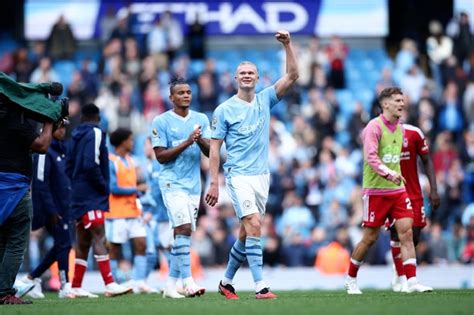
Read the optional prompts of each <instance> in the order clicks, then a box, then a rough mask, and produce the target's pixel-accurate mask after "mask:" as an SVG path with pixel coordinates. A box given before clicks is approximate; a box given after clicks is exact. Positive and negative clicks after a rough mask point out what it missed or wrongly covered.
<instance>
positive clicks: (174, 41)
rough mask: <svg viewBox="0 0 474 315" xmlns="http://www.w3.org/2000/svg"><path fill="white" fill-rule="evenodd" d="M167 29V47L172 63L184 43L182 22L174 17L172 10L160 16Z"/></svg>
mask: <svg viewBox="0 0 474 315" xmlns="http://www.w3.org/2000/svg"><path fill="white" fill-rule="evenodd" d="M160 20H161V22H162V23H163V24H162V25H163V28H164V29H165V38H166V49H167V54H168V60H169V62H170V64H171V63H172V62H173V60H174V58H175V56H176V53H177V52H178V51H179V50H180V49H181V46H182V45H183V30H182V29H181V24H179V22H178V21H177V20H176V19H175V18H174V17H173V14H172V13H171V11H165V12H164V13H163V15H162V16H161V17H160Z"/></svg>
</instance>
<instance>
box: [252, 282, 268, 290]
mask: <svg viewBox="0 0 474 315" xmlns="http://www.w3.org/2000/svg"><path fill="white" fill-rule="evenodd" d="M265 288H267V285H266V284H265V281H263V280H261V281H257V282H255V292H260V291H262V290H263V289H265Z"/></svg>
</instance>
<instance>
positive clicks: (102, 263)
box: [94, 255, 114, 285]
mask: <svg viewBox="0 0 474 315" xmlns="http://www.w3.org/2000/svg"><path fill="white" fill-rule="evenodd" d="M94 257H95V260H97V265H98V266H99V270H100V274H101V275H102V279H103V280H104V283H105V285H107V284H109V283H112V282H114V278H113V277H112V272H111V271H110V260H109V255H94Z"/></svg>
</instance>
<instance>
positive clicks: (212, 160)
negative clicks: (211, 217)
mask: <svg viewBox="0 0 474 315" xmlns="http://www.w3.org/2000/svg"><path fill="white" fill-rule="evenodd" d="M223 142H224V140H223V139H211V145H210V150H209V173H210V176H211V183H210V185H209V190H208V191H207V194H206V203H207V204H208V205H210V206H211V207H214V206H215V205H216V204H217V202H218V201H219V165H220V158H221V157H220V151H221V146H222V143H223Z"/></svg>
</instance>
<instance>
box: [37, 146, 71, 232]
mask: <svg viewBox="0 0 474 315" xmlns="http://www.w3.org/2000/svg"><path fill="white" fill-rule="evenodd" d="M31 190H32V201H33V224H32V229H33V230H36V229H39V228H40V227H42V226H44V225H45V224H47V222H48V219H49V218H50V217H51V216H53V215H60V216H61V217H62V218H63V221H64V222H68V221H69V220H70V217H71V214H70V212H71V211H70V206H71V182H70V180H69V177H67V175H66V144H65V142H63V141H58V140H53V142H51V145H50V146H49V149H48V152H46V154H34V155H33V182H32V184H31Z"/></svg>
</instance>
